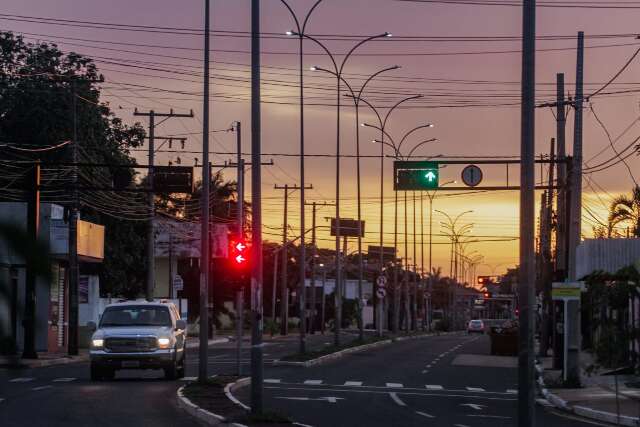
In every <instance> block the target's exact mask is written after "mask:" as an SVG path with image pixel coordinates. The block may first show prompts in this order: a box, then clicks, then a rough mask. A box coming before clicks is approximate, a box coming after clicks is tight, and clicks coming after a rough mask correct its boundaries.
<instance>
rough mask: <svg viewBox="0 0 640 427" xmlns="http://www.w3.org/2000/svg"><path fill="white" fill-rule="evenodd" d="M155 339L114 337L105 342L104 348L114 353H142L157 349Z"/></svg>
mask: <svg viewBox="0 0 640 427" xmlns="http://www.w3.org/2000/svg"><path fill="white" fill-rule="evenodd" d="M156 342H157V341H156V338H155V337H113V338H107V339H106V340H105V341H104V348H105V349H106V350H107V351H110V352H112V353H140V352H146V351H153V350H155V349H156V348H157V343H156Z"/></svg>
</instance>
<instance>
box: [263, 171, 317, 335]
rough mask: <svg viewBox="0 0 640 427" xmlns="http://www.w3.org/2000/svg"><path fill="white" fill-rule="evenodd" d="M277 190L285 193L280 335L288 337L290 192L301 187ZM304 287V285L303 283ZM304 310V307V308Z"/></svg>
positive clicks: (277, 186) (283, 187)
mask: <svg viewBox="0 0 640 427" xmlns="http://www.w3.org/2000/svg"><path fill="white" fill-rule="evenodd" d="M273 188H274V189H276V190H283V191H284V212H283V214H284V219H283V221H282V266H281V268H282V279H281V281H280V296H281V302H280V334H281V335H287V334H288V333H289V327H288V320H289V319H288V316H287V308H288V304H289V298H288V297H287V263H288V262H289V257H288V256H287V255H288V248H287V246H288V243H287V231H288V224H289V223H288V215H289V191H295V190H300V186H298V185H297V184H294V185H289V184H285V185H282V186H280V185H275V186H274V187H273ZM306 188H307V189H311V188H313V187H312V186H308V187H306ZM301 234H302V235H304V230H303V231H302V233H301ZM300 261H301V262H304V260H300ZM303 285H304V283H303ZM303 308H304V307H303ZM300 317H301V319H302V317H304V313H302V312H301V313H300ZM300 333H301V334H304V331H303V330H302V329H301V331H300ZM303 339H304V338H301V340H303Z"/></svg>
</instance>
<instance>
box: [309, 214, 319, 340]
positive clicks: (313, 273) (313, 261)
mask: <svg viewBox="0 0 640 427" xmlns="http://www.w3.org/2000/svg"><path fill="white" fill-rule="evenodd" d="M312 209H313V210H312V216H311V246H312V249H313V255H312V259H311V320H310V321H311V324H310V325H309V330H310V332H311V333H312V334H314V333H315V331H316V321H317V319H318V316H317V315H316V312H317V307H316V305H317V302H316V258H317V246H316V202H313V208H312Z"/></svg>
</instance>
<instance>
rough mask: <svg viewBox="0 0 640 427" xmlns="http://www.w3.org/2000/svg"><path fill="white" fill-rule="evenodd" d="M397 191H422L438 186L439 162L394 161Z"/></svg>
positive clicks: (395, 187)
mask: <svg viewBox="0 0 640 427" xmlns="http://www.w3.org/2000/svg"><path fill="white" fill-rule="evenodd" d="M394 172H395V174H394V175H395V182H394V189H395V190H397V191H420V190H433V189H436V188H438V182H439V180H438V178H439V168H438V163H437V162H423V161H410V162H404V161H398V162H394Z"/></svg>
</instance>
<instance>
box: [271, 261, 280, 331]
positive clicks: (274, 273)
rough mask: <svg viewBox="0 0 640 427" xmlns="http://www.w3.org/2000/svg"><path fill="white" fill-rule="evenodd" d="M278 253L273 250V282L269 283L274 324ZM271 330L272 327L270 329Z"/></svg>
mask: <svg viewBox="0 0 640 427" xmlns="http://www.w3.org/2000/svg"><path fill="white" fill-rule="evenodd" d="M279 255H280V252H279V251H277V250H276V251H275V256H274V258H273V284H272V285H271V321H272V322H273V324H274V326H275V322H276V288H277V283H276V282H277V280H278V256H279ZM272 330H273V329H272Z"/></svg>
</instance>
